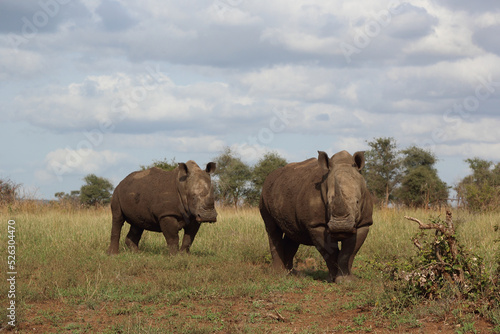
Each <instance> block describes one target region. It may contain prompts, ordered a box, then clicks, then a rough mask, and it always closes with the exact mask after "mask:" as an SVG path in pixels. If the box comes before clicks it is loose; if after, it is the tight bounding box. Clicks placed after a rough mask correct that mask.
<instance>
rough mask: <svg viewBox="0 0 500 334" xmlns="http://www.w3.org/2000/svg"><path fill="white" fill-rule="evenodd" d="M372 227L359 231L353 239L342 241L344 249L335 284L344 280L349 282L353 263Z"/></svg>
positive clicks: (339, 258) (340, 254) (339, 259)
mask: <svg viewBox="0 0 500 334" xmlns="http://www.w3.org/2000/svg"><path fill="white" fill-rule="evenodd" d="M369 230H370V227H368V226H365V227H361V228H359V229H358V230H357V232H356V234H355V235H354V236H352V237H351V238H348V239H345V240H342V249H341V250H340V253H339V255H338V260H337V263H338V273H337V275H336V277H335V282H336V283H339V282H342V281H344V280H346V279H347V280H349V279H350V278H351V277H352V276H351V269H352V263H353V262H354V257H355V256H356V254H357V253H358V251H359V249H360V248H361V246H362V245H363V243H364V242H365V239H366V236H367V235H368V231H369Z"/></svg>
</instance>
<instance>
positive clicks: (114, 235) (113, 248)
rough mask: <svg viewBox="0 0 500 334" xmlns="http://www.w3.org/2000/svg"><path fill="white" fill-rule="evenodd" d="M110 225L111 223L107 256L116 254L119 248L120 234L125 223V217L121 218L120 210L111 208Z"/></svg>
mask: <svg viewBox="0 0 500 334" xmlns="http://www.w3.org/2000/svg"><path fill="white" fill-rule="evenodd" d="M111 214H112V217H113V218H112V223H111V242H110V244H109V248H108V252H107V253H108V255H112V254H118V252H119V248H120V234H121V232H122V227H123V223H125V217H123V214H122V211H121V209H120V208H116V207H115V208H113V205H112V206H111Z"/></svg>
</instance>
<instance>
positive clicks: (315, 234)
mask: <svg viewBox="0 0 500 334" xmlns="http://www.w3.org/2000/svg"><path fill="white" fill-rule="evenodd" d="M309 234H310V236H311V239H312V242H313V244H314V246H315V247H316V249H317V250H318V252H319V253H320V254H321V256H322V257H323V259H324V260H325V262H326V266H327V267H328V272H329V279H328V281H329V282H333V281H334V280H335V277H336V276H337V273H338V269H339V267H338V264H337V260H338V257H339V252H340V251H339V245H338V241H336V240H334V239H333V238H332V237H331V235H330V232H329V231H328V228H326V226H323V225H320V226H317V227H315V228H312V229H310V230H309Z"/></svg>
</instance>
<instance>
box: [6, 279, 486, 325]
mask: <svg viewBox="0 0 500 334" xmlns="http://www.w3.org/2000/svg"><path fill="white" fill-rule="evenodd" d="M325 285H326V284H324V285H323V284H321V285H316V286H313V287H308V288H306V289H303V290H302V291H297V292H284V293H270V294H269V296H267V297H265V298H262V297H221V298H210V299H198V300H197V299H194V300H182V301H180V302H179V303H177V304H175V305H166V304H162V303H138V302H119V303H117V302H113V303H112V302H101V303H97V304H92V305H89V304H80V305H74V304H71V303H67V302H63V301H60V300H51V301H44V302H39V303H29V304H28V305H27V308H26V309H25V311H24V312H23V319H22V321H21V323H20V324H19V325H18V327H16V328H15V329H14V332H33V333H55V332H61V331H67V332H73V333H130V332H132V333H134V332H141V333H161V332H186V333H190V332H197V333H205V332H206V333H212V332H219V333H241V332H269V333H271V332H272V333H306V332H307V333H345V332H354V333H365V332H366V333H456V332H457V331H459V330H460V326H458V325H456V324H455V321H454V317H453V316H452V315H451V314H448V315H446V316H445V317H442V319H436V318H435V317H432V316H424V317H422V318H420V319H416V320H415V321H413V322H404V321H402V322H400V323H398V322H397V321H391V320H388V319H387V318H381V317H379V316H376V315H374V314H373V312H372V308H371V307H361V308H360V307H355V306H351V305H356V303H353V300H352V299H353V297H352V296H349V293H347V294H346V293H344V292H343V291H342V290H341V289H337V288H335V290H336V291H331V289H329V288H326V289H325ZM326 286H328V285H326ZM472 321H473V324H474V330H475V332H476V333H489V332H491V331H492V330H493V325H492V324H490V323H488V322H486V321H485V320H483V319H481V318H479V317H475V318H474V319H472Z"/></svg>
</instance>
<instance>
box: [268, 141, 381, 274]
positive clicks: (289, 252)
mask: <svg viewBox="0 0 500 334" xmlns="http://www.w3.org/2000/svg"><path fill="white" fill-rule="evenodd" d="M364 164H365V157H364V153H363V152H356V153H355V154H354V155H351V154H349V153H348V152H347V151H342V152H338V153H336V154H335V155H333V156H332V157H331V159H329V158H328V155H327V154H326V153H325V152H322V151H318V159H316V158H311V159H309V160H305V161H302V162H297V163H291V164H288V165H286V166H285V167H282V168H278V169H276V170H274V171H273V172H271V173H270V174H269V175H268V176H267V178H266V180H265V181H264V184H263V187H262V195H261V199H260V204H259V209H260V213H261V215H262V219H263V220H264V223H265V226H266V231H267V234H268V237H269V246H270V249H271V255H272V259H273V267H274V268H275V269H276V270H280V271H281V270H284V271H285V270H286V271H292V269H293V258H294V256H295V254H296V253H297V250H298V248H299V245H301V244H303V245H314V246H315V247H316V249H317V250H318V251H319V252H320V253H321V255H322V256H323V258H324V260H325V262H326V265H327V267H328V271H329V280H330V281H335V282H337V283H339V282H341V281H344V280H350V279H352V278H353V276H352V274H351V268H352V263H353V260H354V257H355V255H356V253H357V252H358V250H359V249H360V247H361V245H362V244H363V242H364V241H365V239H366V236H367V235H368V231H369V228H370V226H371V225H372V224H373V220H372V211H373V200H372V197H371V194H370V193H369V191H368V189H367V187H366V182H365V180H364V178H363V176H362V175H361V174H360V170H361V169H362V168H363V166H364ZM339 244H341V247H339Z"/></svg>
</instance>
